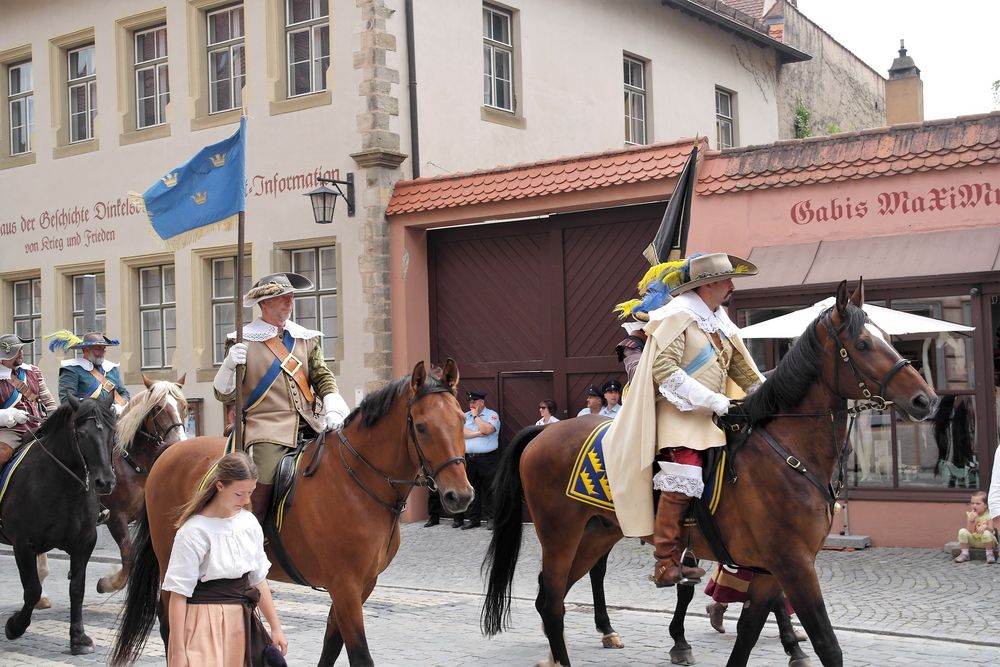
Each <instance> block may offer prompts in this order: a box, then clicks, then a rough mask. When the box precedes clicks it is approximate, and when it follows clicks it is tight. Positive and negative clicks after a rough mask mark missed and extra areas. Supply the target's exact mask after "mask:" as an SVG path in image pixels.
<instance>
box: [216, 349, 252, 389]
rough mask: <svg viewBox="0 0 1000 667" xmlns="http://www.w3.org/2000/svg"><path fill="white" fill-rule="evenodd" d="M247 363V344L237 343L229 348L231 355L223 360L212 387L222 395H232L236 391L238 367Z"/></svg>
mask: <svg viewBox="0 0 1000 667" xmlns="http://www.w3.org/2000/svg"><path fill="white" fill-rule="evenodd" d="M246 362H247V344H246V343H235V344H234V345H233V346H232V347H231V348H229V354H227V355H226V358H225V359H223V360H222V365H221V366H219V371H218V372H217V373H216V374H215V380H213V381H212V386H214V387H215V389H216V390H217V391H218V392H219V393H220V394H231V393H233V392H234V391H235V390H236V367H237V366H239V365H241V364H245V363H246Z"/></svg>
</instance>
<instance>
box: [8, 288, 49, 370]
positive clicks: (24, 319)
mask: <svg viewBox="0 0 1000 667" xmlns="http://www.w3.org/2000/svg"><path fill="white" fill-rule="evenodd" d="M12 288H13V291H14V299H13V301H14V333H15V334H16V335H18V336H20V337H21V338H34V339H35V342H34V343H31V344H30V345H25V346H24V348H23V349H24V361H25V363H29V364H37V363H38V360H39V359H40V358H41V356H42V350H41V337H42V279H41V278H29V279H27V280H16V281H14V283H13V284H12Z"/></svg>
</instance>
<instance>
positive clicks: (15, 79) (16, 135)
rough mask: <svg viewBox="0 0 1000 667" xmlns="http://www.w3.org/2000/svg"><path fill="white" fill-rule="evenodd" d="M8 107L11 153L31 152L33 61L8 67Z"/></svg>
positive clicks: (33, 120)
mask: <svg viewBox="0 0 1000 667" xmlns="http://www.w3.org/2000/svg"><path fill="white" fill-rule="evenodd" d="M7 96H8V98H7V108H8V109H9V111H10V154H11V155H21V154H22V153H30V152H31V131H32V130H33V129H34V127H35V95H34V90H33V86H32V83H31V61H28V62H23V63H17V64H16V65H11V66H9V67H8V68H7Z"/></svg>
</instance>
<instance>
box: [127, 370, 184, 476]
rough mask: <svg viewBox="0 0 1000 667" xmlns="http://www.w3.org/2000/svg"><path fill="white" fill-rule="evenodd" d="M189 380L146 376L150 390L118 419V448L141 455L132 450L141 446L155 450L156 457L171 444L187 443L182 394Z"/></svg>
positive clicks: (146, 383)
mask: <svg viewBox="0 0 1000 667" xmlns="http://www.w3.org/2000/svg"><path fill="white" fill-rule="evenodd" d="M186 377H187V374H184V375H181V377H180V378H178V379H177V381H176V382H170V381H168V380H158V381H154V380H151V379H149V378H148V377H146V376H145V375H143V376H142V382H143V384H145V385H146V391H143V392H141V393H139V394H138V395H136V396H135V397H133V399H132V400H131V401H130V402H129V404H128V407H126V408H125V412H123V413H122V416H121V419H119V420H118V447H119V448H120V449H121V450H122V451H127V452H132V453H138V450H136V451H132V447H133V445H135V444H136V443H139V445H140V446H142V445H145V446H147V447H149V448H151V450H152V454H153V455H154V456H155V455H158V454H159V453H160V451H161V450H162V449H163V448H164V447H166V446H167V445H170V444H172V443H175V442H178V441H180V440H187V438H188V434H187V431H186V430H185V428H184V422H185V418H186V416H187V399H186V398H184V394H183V393H182V392H181V387H183V386H184V380H185V378H186ZM150 463H151V462H150Z"/></svg>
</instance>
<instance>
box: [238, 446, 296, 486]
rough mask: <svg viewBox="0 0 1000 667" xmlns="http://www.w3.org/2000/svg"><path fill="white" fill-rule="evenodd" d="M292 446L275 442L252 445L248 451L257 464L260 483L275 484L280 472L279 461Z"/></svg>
mask: <svg viewBox="0 0 1000 667" xmlns="http://www.w3.org/2000/svg"><path fill="white" fill-rule="evenodd" d="M290 451H292V450H291V448H290V447H285V446H284V445H276V444H274V443H273V442H255V443H254V444H252V445H250V447H249V449H248V452H249V454H250V458H252V459H253V462H254V465H256V466H257V482H258V483H259V484H274V476H275V474H277V472H278V463H280V462H281V457H283V456H284V455H285V454H287V453H288V452H290Z"/></svg>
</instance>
